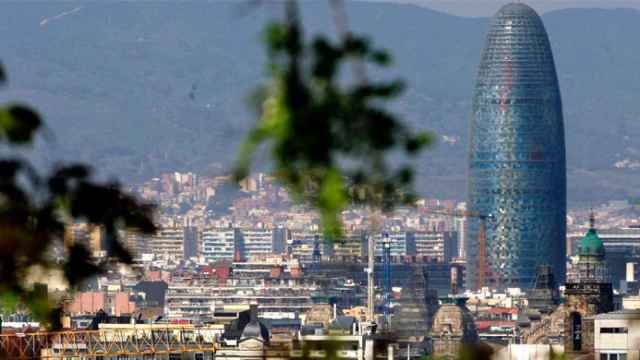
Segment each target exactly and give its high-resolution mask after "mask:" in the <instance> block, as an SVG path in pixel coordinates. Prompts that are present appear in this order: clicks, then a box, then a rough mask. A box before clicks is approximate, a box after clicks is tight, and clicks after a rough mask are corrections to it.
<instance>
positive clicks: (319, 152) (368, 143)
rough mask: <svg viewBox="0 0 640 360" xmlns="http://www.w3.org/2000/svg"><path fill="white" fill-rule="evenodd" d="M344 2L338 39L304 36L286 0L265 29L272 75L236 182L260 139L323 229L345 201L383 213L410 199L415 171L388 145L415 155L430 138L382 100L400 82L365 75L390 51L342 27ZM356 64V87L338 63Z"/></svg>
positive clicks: (336, 6)
mask: <svg viewBox="0 0 640 360" xmlns="http://www.w3.org/2000/svg"><path fill="white" fill-rule="evenodd" d="M343 5H344V4H343V3H342V1H340V0H330V6H331V7H332V10H333V13H334V19H335V23H336V28H337V31H338V35H339V39H338V41H337V42H332V41H331V40H329V39H328V38H326V37H325V36H322V35H315V36H313V37H312V38H311V40H309V41H306V40H305V37H304V34H303V28H302V20H301V18H300V13H299V9H298V4H297V2H296V1H295V0H287V1H285V2H284V14H285V15H284V19H283V20H282V21H277V22H273V23H270V24H268V25H267V26H266V29H265V32H264V42H265V45H266V50H267V56H268V64H267V71H268V74H269V78H270V79H269V81H268V83H267V84H266V85H264V86H263V87H261V88H260V89H259V90H258V91H257V92H256V94H258V95H257V97H258V101H257V103H259V104H261V107H259V108H258V121H257V123H256V125H255V127H254V128H253V129H252V130H251V131H250V133H249V135H248V136H247V137H246V139H245V141H244V143H243V144H242V146H241V149H240V153H239V156H238V159H237V161H236V167H235V172H234V175H235V178H236V180H240V179H243V178H244V177H246V176H248V175H249V173H250V167H251V163H252V157H253V155H254V153H255V152H256V151H258V148H259V147H260V146H261V145H262V144H266V145H267V146H268V149H269V151H270V155H271V159H272V160H273V163H274V175H275V176H276V177H277V178H278V179H279V180H280V181H282V182H283V183H284V184H285V185H286V186H287V187H288V188H289V189H290V190H291V192H292V194H293V195H294V197H295V198H296V199H297V200H299V201H303V202H305V203H307V204H310V205H311V206H313V207H314V208H316V209H317V210H318V211H319V213H320V217H321V221H322V225H323V227H324V231H325V234H327V235H331V236H332V237H333V238H336V237H339V236H341V222H340V214H341V211H342V210H343V209H344V208H345V207H346V206H348V205H349V204H364V205H367V206H371V207H373V208H376V209H382V210H388V209H391V208H392V207H393V206H395V205H398V204H403V203H409V202H411V201H412V200H413V199H414V191H413V168H412V166H411V165H410V164H408V163H405V164H403V165H401V166H393V165H394V164H391V163H390V161H389V160H388V155H389V153H390V152H392V151H398V152H399V153H401V154H402V155H406V156H408V157H413V156H415V155H416V154H418V153H419V151H421V150H422V149H423V148H425V147H427V146H428V145H430V144H432V143H433V141H434V138H433V136H432V135H431V134H429V133H413V132H411V131H410V130H409V129H408V128H407V127H405V126H404V125H403V124H402V123H401V122H400V121H399V120H398V117H397V116H396V115H395V114H393V113H391V112H390V111H388V110H387V109H386V106H385V104H386V103H388V102H389V101H391V100H393V99H394V98H396V97H397V96H398V95H400V94H401V93H402V91H403V89H404V82H402V81H401V80H397V79H396V80H390V81H369V80H368V79H367V77H366V69H367V66H378V67H387V66H389V65H390V64H391V56H390V54H389V53H388V52H386V51H384V50H381V49H378V48H375V47H373V46H372V44H371V42H370V41H369V40H368V39H367V38H366V37H363V36H356V35H354V34H352V33H351V32H350V31H349V30H348V28H347V19H346V12H345V11H344V6H343ZM345 62H352V71H353V73H354V77H355V82H354V84H345V81H344V77H343V76H341V75H342V73H341V70H342V65H343V64H344V63H345Z"/></svg>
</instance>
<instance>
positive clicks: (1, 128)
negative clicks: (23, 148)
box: [0, 105, 42, 144]
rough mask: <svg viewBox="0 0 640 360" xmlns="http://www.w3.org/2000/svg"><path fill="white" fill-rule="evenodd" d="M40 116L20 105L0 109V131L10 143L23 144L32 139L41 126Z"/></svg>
mask: <svg viewBox="0 0 640 360" xmlns="http://www.w3.org/2000/svg"><path fill="white" fill-rule="evenodd" d="M41 124H42V123H41V121H40V117H39V116H38V114H36V113H35V112H34V111H33V110H31V109H29V108H27V107H26V106H22V105H12V106H9V107H8V108H3V109H0V133H1V134H2V135H3V137H4V138H5V140H6V141H7V142H9V143H12V144H25V143H29V142H31V141H32V140H33V136H34V135H35V133H36V131H37V130H38V128H40V126H41Z"/></svg>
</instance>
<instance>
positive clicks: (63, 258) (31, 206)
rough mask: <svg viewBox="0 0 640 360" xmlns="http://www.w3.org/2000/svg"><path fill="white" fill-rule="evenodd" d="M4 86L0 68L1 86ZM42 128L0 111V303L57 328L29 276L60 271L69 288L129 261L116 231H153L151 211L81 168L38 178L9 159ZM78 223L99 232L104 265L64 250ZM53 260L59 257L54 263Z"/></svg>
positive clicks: (15, 108) (10, 110)
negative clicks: (69, 233)
mask: <svg viewBox="0 0 640 360" xmlns="http://www.w3.org/2000/svg"><path fill="white" fill-rule="evenodd" d="M5 83H6V76H5V72H4V70H3V69H2V66H0V84H2V85H4V84H5ZM42 127H43V124H42V121H41V119H40V117H39V116H38V114H37V113H36V112H35V111H33V110H31V109H30V108H29V107H27V106H24V105H18V104H9V105H4V106H0V143H2V145H3V146H4V148H5V151H4V153H3V154H2V155H0V296H1V299H0V300H1V301H2V304H3V305H4V306H5V307H6V308H9V310H10V311H11V310H12V309H15V307H16V306H18V305H19V306H26V307H27V308H28V309H29V310H30V312H31V313H32V314H33V316H34V317H35V318H36V319H37V320H40V321H42V322H43V323H44V324H46V325H48V326H50V327H52V328H56V327H58V326H59V320H60V317H59V315H60V314H59V309H52V305H53V304H50V303H49V302H48V300H47V296H46V293H43V292H42V291H39V290H38V289H37V288H36V289H34V288H33V286H32V284H30V283H29V282H30V280H33V279H30V278H33V276H34V274H43V273H51V272H55V271H58V272H61V273H62V274H63V278H64V280H66V282H67V283H68V285H69V286H70V287H71V288H72V289H73V288H74V287H76V286H78V285H79V284H81V283H82V281H84V280H85V279H87V278H89V277H91V276H93V275H96V274H98V273H100V272H101V271H103V270H105V266H106V265H107V263H108V262H109V261H112V260H113V261H116V260H119V261H124V262H128V261H130V255H129V254H128V252H127V251H126V249H125V248H124V247H123V246H122V245H121V243H120V242H119V240H118V230H120V229H124V228H135V229H137V230H138V231H141V232H145V233H150V232H153V231H154V230H155V227H154V225H153V222H152V219H151V216H152V211H153V208H152V207H151V206H150V205H147V204H142V203H140V202H138V201H137V200H136V199H134V198H133V197H131V196H129V195H126V194H124V193H123V192H122V191H121V190H120V187H119V185H118V184H117V183H108V184H99V183H96V182H94V181H92V180H91V177H90V171H89V169H88V167H87V166H85V165H83V164H69V165H59V166H58V167H57V168H56V169H54V170H53V171H52V172H51V173H48V174H41V173H40V172H39V171H38V170H37V169H35V168H34V167H33V166H32V165H31V163H30V162H29V161H28V160H26V159H23V158H20V157H18V156H15V155H11V151H12V150H20V149H21V148H23V147H25V146H28V145H29V144H31V143H33V141H34V139H35V137H36V135H37V134H38V132H39V131H40V130H41V129H42ZM74 221H83V222H86V223H88V224H89V225H93V226H99V227H100V228H101V229H102V231H103V235H104V237H105V245H106V248H107V249H108V259H104V261H102V262H100V263H96V262H95V261H93V260H92V259H91V254H90V252H89V250H88V249H87V247H86V244H82V243H73V244H65V243H64V238H65V224H69V223H71V222H74ZM54 254H58V255H59V256H54Z"/></svg>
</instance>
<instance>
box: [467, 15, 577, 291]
mask: <svg viewBox="0 0 640 360" xmlns="http://www.w3.org/2000/svg"><path fill="white" fill-rule="evenodd" d="M565 168H566V165H565V145H564V125H563V119H562V104H561V100H560V91H559V89H558V80H557V76H556V70H555V65H554V61H553V55H552V52H551V46H550V45H549V39H548V37H547V33H546V30H545V28H544V25H543V24H542V20H541V19H540V17H539V16H538V15H537V14H536V12H535V11H534V10H533V9H531V8H530V7H528V6H526V5H524V4H521V3H514V4H509V5H506V6H504V7H503V8H502V9H500V11H499V12H498V13H497V14H496V15H495V16H494V18H493V19H492V22H491V27H490V31H489V34H488V35H487V42H486V45H485V48H484V51H483V53H482V60H481V63H480V66H479V69H478V77H477V80H476V88H475V93H474V99H473V116H472V120H471V137H470V146H469V167H468V175H469V180H468V194H467V195H468V198H467V200H468V209H469V210H470V211H474V212H478V213H480V214H482V215H485V216H487V215H492V217H493V220H492V221H490V222H489V224H488V226H487V233H486V247H487V248H486V254H487V259H486V263H487V265H488V266H489V268H490V272H489V274H488V279H487V283H486V284H494V285H495V284H497V285H499V286H520V287H530V286H533V283H534V280H535V271H536V267H537V266H538V265H540V264H550V265H552V266H553V267H554V270H555V276H556V278H557V279H560V281H563V279H564V272H565V230H566V225H565V221H566V169H565ZM478 229H479V222H478V221H477V220H473V219H470V221H469V229H468V232H467V234H468V238H467V241H466V242H465V244H466V254H467V263H468V272H467V280H468V286H469V287H470V288H475V287H477V285H478V284H476V280H477V279H478V278H477V270H478Z"/></svg>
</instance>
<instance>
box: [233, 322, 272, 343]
mask: <svg viewBox="0 0 640 360" xmlns="http://www.w3.org/2000/svg"><path fill="white" fill-rule="evenodd" d="M250 338H255V339H260V340H262V341H263V342H266V341H269V330H268V329H267V327H266V326H265V325H264V324H263V323H262V322H260V321H251V322H249V323H248V324H247V325H246V326H245V327H244V330H242V335H241V336H240V340H244V339H250Z"/></svg>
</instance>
